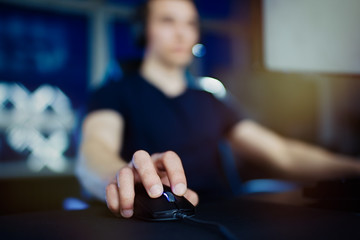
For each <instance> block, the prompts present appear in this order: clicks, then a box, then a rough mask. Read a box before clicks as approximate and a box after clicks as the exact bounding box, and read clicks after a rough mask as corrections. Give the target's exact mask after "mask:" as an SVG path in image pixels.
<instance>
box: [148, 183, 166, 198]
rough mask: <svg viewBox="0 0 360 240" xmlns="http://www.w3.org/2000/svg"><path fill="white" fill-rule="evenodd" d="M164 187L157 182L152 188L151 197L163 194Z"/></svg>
mask: <svg viewBox="0 0 360 240" xmlns="http://www.w3.org/2000/svg"><path fill="white" fill-rule="evenodd" d="M162 192H163V188H162V186H160V185H159V184H156V185H154V186H152V187H151V188H150V197H158V196H160V195H161V194H162Z"/></svg>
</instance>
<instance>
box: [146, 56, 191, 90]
mask: <svg viewBox="0 0 360 240" xmlns="http://www.w3.org/2000/svg"><path fill="white" fill-rule="evenodd" d="M140 72H141V75H142V76H143V77H144V78H145V79H146V80H147V81H148V82H150V83H151V84H153V85H154V86H155V87H157V88H158V89H159V90H160V91H162V92H163V93H164V94H165V95H167V96H169V97H176V96H178V95H181V94H182V93H183V92H184V91H185V89H186V81H185V74H184V68H183V67H179V66H170V65H167V64H164V63H162V62H160V61H157V60H156V59H152V58H146V57H145V59H144V61H143V63H142V65H141V69H140Z"/></svg>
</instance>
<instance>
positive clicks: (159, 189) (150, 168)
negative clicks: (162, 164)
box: [132, 150, 164, 198]
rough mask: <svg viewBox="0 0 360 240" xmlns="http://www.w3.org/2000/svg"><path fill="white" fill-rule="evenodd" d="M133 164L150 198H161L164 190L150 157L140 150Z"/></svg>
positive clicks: (134, 157) (136, 153)
mask: <svg viewBox="0 0 360 240" xmlns="http://www.w3.org/2000/svg"><path fill="white" fill-rule="evenodd" d="M132 164H133V166H134V169H135V170H136V171H137V173H138V174H139V176H140V179H141V182H142V184H143V185H144V187H145V189H146V191H147V193H148V194H149V196H150V197H152V198H156V197H160V195H161V194H162V193H163V191H164V189H163V185H162V183H161V179H160V177H159V175H158V174H157V171H156V169H155V166H154V163H153V161H152V160H151V157H150V155H149V154H148V153H147V152H145V151H143V150H139V151H137V152H135V153H134V155H133V159H132Z"/></svg>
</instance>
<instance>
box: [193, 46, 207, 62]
mask: <svg viewBox="0 0 360 240" xmlns="http://www.w3.org/2000/svg"><path fill="white" fill-rule="evenodd" d="M192 54H193V55H194V56H195V57H199V58H201V57H203V56H205V54H206V48H205V46H204V45H203V44H201V43H198V44H195V45H194V46H193V48H192Z"/></svg>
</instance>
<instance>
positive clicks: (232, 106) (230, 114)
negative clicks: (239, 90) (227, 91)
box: [216, 95, 245, 134]
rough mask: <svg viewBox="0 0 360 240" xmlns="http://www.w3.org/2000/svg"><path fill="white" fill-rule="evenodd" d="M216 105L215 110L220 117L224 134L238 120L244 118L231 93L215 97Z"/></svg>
mask: <svg viewBox="0 0 360 240" xmlns="http://www.w3.org/2000/svg"><path fill="white" fill-rule="evenodd" d="M216 106H217V112H218V114H219V115H220V116H221V119H222V129H223V133H224V134H227V133H228V132H229V131H230V130H231V129H232V128H233V127H234V126H235V125H236V124H237V123H238V122H240V121H241V120H243V119H244V118H245V116H244V113H243V111H242V109H241V108H240V106H239V104H238V103H237V102H236V100H235V99H234V98H233V97H232V96H231V95H228V96H227V97H225V98H220V99H219V98H217V104H216Z"/></svg>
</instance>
